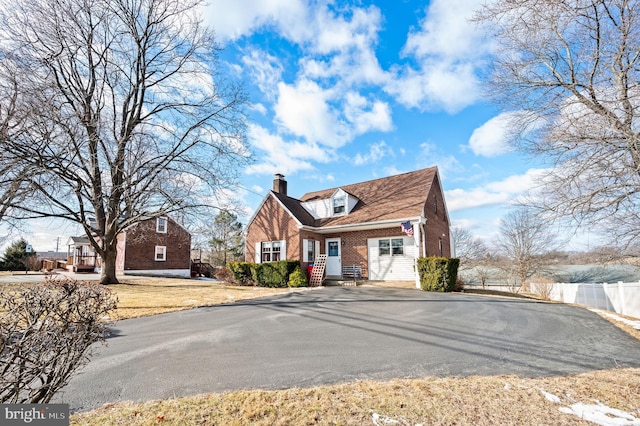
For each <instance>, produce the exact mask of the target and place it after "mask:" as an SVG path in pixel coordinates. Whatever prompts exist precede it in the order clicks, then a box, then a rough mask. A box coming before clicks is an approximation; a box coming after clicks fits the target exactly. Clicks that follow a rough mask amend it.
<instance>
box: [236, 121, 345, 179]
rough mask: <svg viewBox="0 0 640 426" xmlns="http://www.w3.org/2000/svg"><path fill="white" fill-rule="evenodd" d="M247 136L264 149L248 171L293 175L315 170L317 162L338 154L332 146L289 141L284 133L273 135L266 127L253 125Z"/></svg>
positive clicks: (251, 141) (254, 144)
mask: <svg viewBox="0 0 640 426" xmlns="http://www.w3.org/2000/svg"><path fill="white" fill-rule="evenodd" d="M247 138H248V140H249V142H250V143H251V145H253V147H254V148H255V149H257V150H259V151H261V152H262V154H261V155H259V157H258V158H259V159H260V161H259V162H258V163H256V164H252V165H251V166H249V167H248V168H247V170H246V172H247V173H248V174H257V173H259V174H274V173H283V174H285V175H289V174H293V173H295V172H298V171H301V170H314V167H313V165H312V162H311V161H312V160H313V161H314V162H321V163H323V162H328V161H330V160H332V159H333V158H334V157H335V153H334V152H333V150H332V149H331V148H325V147H321V146H320V145H318V144H316V143H301V142H297V141H294V142H288V141H285V140H284V139H283V138H282V137H281V136H280V135H273V134H271V133H269V131H268V130H267V129H265V128H263V127H260V126H258V125H250V126H249V129H248V131H247Z"/></svg>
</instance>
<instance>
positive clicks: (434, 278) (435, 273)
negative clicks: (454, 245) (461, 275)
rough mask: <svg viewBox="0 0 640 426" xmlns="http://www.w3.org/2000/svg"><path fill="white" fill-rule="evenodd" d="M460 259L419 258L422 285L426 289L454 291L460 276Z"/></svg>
mask: <svg viewBox="0 0 640 426" xmlns="http://www.w3.org/2000/svg"><path fill="white" fill-rule="evenodd" d="M459 264H460V259H452V258H448V257H421V258H420V259H418V272H419V273H420V287H421V288H422V290H424V291H441V292H445V291H453V290H454V289H455V286H456V281H457V278H458V265H459Z"/></svg>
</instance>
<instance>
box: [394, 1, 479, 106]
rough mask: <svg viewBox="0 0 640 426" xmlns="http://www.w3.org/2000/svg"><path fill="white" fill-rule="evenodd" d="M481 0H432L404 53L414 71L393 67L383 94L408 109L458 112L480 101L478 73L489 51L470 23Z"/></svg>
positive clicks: (411, 35) (408, 41) (409, 39)
mask: <svg viewBox="0 0 640 426" xmlns="http://www.w3.org/2000/svg"><path fill="white" fill-rule="evenodd" d="M481 3H482V2H481V0H434V1H432V2H430V4H429V6H428V8H427V9H426V17H425V18H424V19H423V20H422V22H421V23H420V29H419V30H416V31H412V32H410V33H409V35H408V37H407V42H406V44H405V46H404V49H403V54H404V55H405V56H406V57H408V58H411V59H413V60H415V62H416V64H417V67H416V68H412V67H411V66H409V65H406V66H404V67H395V68H394V69H393V70H392V71H393V73H394V74H395V75H394V78H392V79H390V80H389V83H388V84H387V85H386V87H385V90H386V91H387V92H388V93H390V94H392V95H393V96H395V97H396V99H397V100H398V101H399V102H400V103H402V104H404V105H406V106H409V107H417V108H420V109H422V110H431V109H443V110H445V111H447V112H448V113H450V114H453V113H456V112H458V111H460V110H462V109H464V108H465V107H467V106H469V105H472V104H473V103H475V102H476V101H477V100H478V99H479V97H480V89H479V86H480V82H479V79H478V77H477V71H478V69H479V68H481V67H482V66H483V55H484V54H485V53H486V52H487V47H485V46H483V45H482V44H481V43H482V40H483V38H482V36H481V35H482V32H481V30H480V29H478V28H477V27H476V26H474V25H473V24H471V23H469V21H468V20H469V18H471V17H472V16H473V13H474V10H476V9H477V8H478V7H479V5H480V4H481Z"/></svg>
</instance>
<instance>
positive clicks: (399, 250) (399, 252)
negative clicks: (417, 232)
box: [378, 238, 404, 256]
mask: <svg viewBox="0 0 640 426" xmlns="http://www.w3.org/2000/svg"><path fill="white" fill-rule="evenodd" d="M378 255H380V256H404V239H403V238H385V239H383V240H378Z"/></svg>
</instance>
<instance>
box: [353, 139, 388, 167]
mask: <svg viewBox="0 0 640 426" xmlns="http://www.w3.org/2000/svg"><path fill="white" fill-rule="evenodd" d="M392 155H393V150H392V149H391V147H390V146H388V145H387V144H386V143H385V142H384V141H381V142H378V143H374V144H372V145H370V146H369V152H368V153H366V154H361V153H357V154H356V156H355V157H354V158H353V163H354V164H355V165H356V166H362V165H364V164H372V163H376V162H378V161H380V160H382V159H383V158H385V157H388V156H392Z"/></svg>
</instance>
